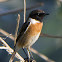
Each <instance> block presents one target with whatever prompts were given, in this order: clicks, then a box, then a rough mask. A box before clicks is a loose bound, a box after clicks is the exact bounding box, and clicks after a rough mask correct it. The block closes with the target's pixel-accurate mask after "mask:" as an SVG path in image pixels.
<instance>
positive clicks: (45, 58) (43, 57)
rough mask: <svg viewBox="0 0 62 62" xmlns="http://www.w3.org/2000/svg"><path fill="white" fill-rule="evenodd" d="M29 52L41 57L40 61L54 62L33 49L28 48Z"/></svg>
mask: <svg viewBox="0 0 62 62" xmlns="http://www.w3.org/2000/svg"><path fill="white" fill-rule="evenodd" d="M30 50H31V51H32V52H33V53H35V54H37V55H38V56H39V57H41V58H42V59H44V60H45V61H46V62H55V61H53V60H51V59H49V58H48V57H47V56H45V55H44V54H41V53H39V52H38V51H37V50H35V49H33V48H30Z"/></svg>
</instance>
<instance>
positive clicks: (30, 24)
mask: <svg viewBox="0 0 62 62" xmlns="http://www.w3.org/2000/svg"><path fill="white" fill-rule="evenodd" d="M30 25H31V22H30V24H29V25H28V27H27V28H26V30H25V32H24V34H25V33H26V31H27V30H28V28H29V27H30Z"/></svg>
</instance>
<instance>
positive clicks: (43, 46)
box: [0, 0, 62, 62]
mask: <svg viewBox="0 0 62 62" xmlns="http://www.w3.org/2000/svg"><path fill="white" fill-rule="evenodd" d="M26 2H27V7H31V6H34V5H35V4H37V3H40V2H43V3H44V6H39V7H37V8H34V9H42V10H44V11H45V12H47V13H49V14H50V15H48V16H46V17H45V18H44V19H43V21H44V26H43V30H42V32H43V33H47V34H51V35H57V36H62V2H61V1H60V0H26ZM23 7H24V3H23V0H8V1H7V2H1V3H0V14H1V13H4V12H7V11H9V10H13V9H19V8H20V9H22V8H23ZM32 10H33V9H31V10H27V17H28V14H29V13H30V11H32ZM17 14H18V13H14V14H8V15H4V16H0V28H1V29H3V30H5V31H7V32H8V33H12V34H13V35H14V33H15V28H16V23H17ZM20 15H21V21H20V27H21V26H22V24H23V12H21V13H20ZM19 29H20V28H19ZM6 42H7V43H8V44H9V45H10V46H11V47H12V48H14V47H13V45H14V42H13V41H12V40H11V39H9V38H7V39H6ZM32 47H33V48H34V49H36V50H37V51H38V52H40V53H42V54H44V55H46V56H47V57H49V58H50V59H52V60H54V61H56V62H62V39H58V38H47V37H40V38H39V40H38V41H37V42H36V43H35V44H34V45H33V46H32ZM19 53H20V55H21V56H22V57H24V58H25V57H26V56H25V54H24V53H23V51H22V49H20V50H19ZM33 56H34V58H35V60H36V61H37V62H45V61H44V60H43V59H41V58H40V57H39V56H37V55H36V54H33ZM10 57H11V55H9V54H8V53H7V52H6V50H0V62H9V59H10Z"/></svg>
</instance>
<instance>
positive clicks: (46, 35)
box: [40, 33, 62, 38]
mask: <svg viewBox="0 0 62 62" xmlns="http://www.w3.org/2000/svg"><path fill="white" fill-rule="evenodd" d="M40 36H42V37H48V38H62V36H55V35H49V34H44V33H41V34H40Z"/></svg>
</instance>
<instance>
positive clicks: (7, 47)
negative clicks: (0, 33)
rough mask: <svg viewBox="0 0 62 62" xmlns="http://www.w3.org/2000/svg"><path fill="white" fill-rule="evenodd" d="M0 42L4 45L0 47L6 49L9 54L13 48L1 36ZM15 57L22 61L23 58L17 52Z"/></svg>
mask: <svg viewBox="0 0 62 62" xmlns="http://www.w3.org/2000/svg"><path fill="white" fill-rule="evenodd" d="M0 42H1V43H2V44H3V45H4V46H2V47H1V46H0V49H6V51H7V52H8V53H9V54H12V53H13V52H14V50H13V49H12V48H11V47H10V46H9V45H8V44H7V43H6V42H5V41H4V40H3V39H2V38H1V37H0ZM15 57H16V58H18V59H19V60H20V61H24V59H23V58H22V57H21V56H20V55H19V54H18V53H16V55H15Z"/></svg>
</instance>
